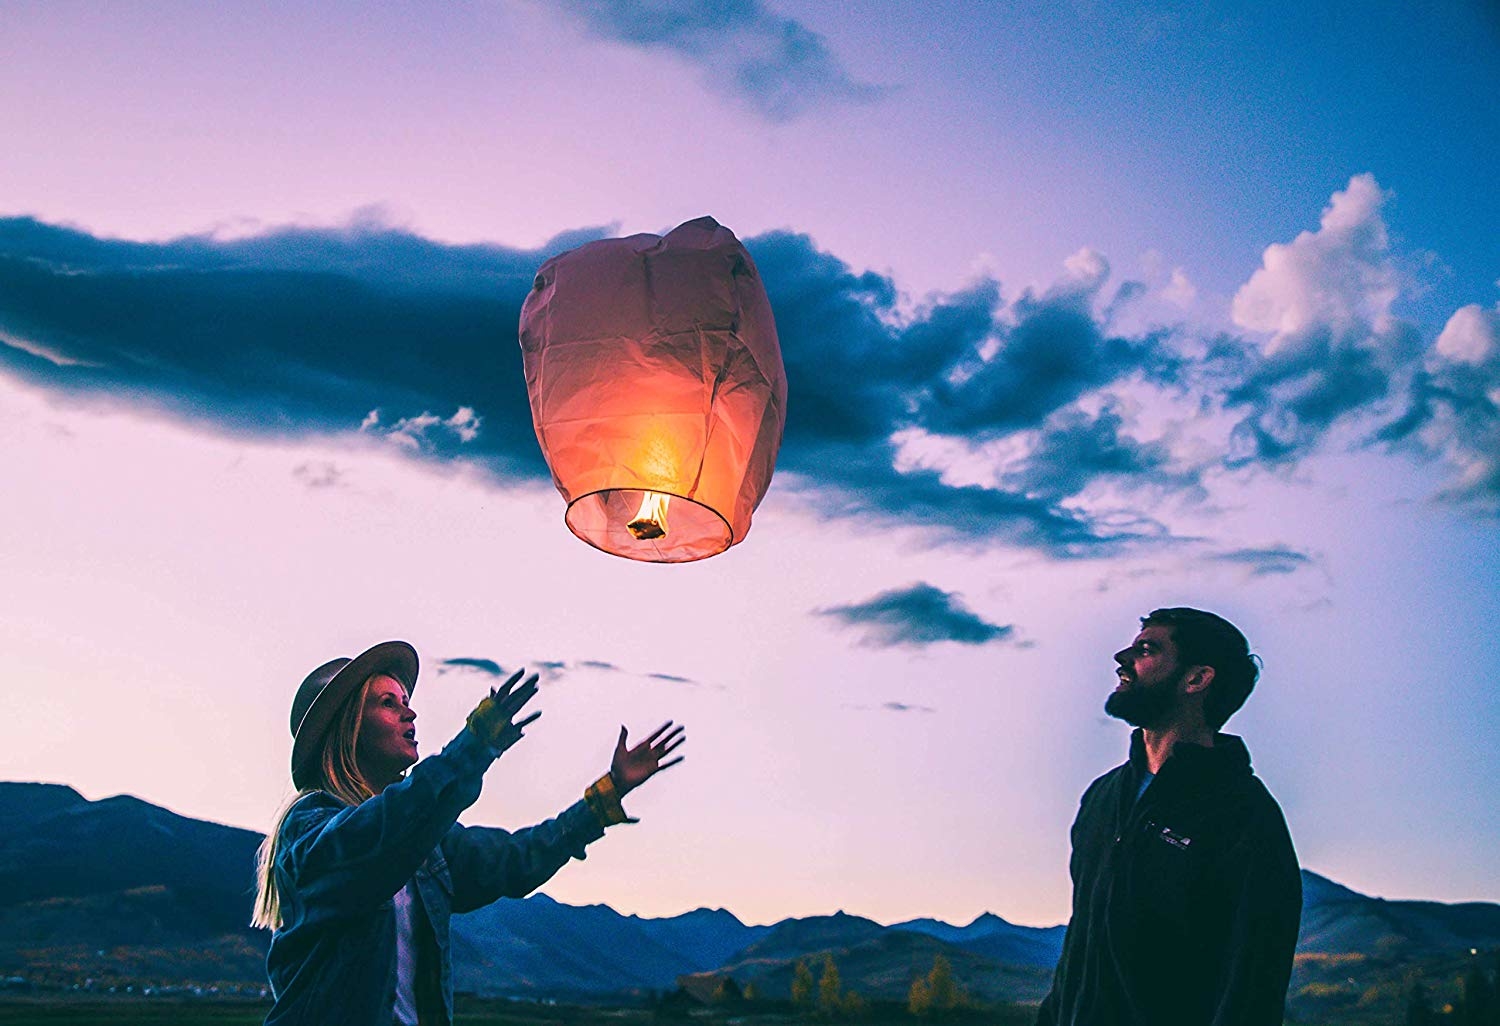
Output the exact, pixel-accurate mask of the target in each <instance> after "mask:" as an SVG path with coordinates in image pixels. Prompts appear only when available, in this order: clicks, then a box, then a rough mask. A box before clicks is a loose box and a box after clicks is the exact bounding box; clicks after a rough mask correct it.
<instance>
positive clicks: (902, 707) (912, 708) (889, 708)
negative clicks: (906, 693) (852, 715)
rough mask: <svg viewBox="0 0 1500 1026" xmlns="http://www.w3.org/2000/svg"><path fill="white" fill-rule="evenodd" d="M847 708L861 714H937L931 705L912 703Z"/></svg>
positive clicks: (890, 703)
mask: <svg viewBox="0 0 1500 1026" xmlns="http://www.w3.org/2000/svg"><path fill="white" fill-rule="evenodd" d="M847 708H850V709H857V710H859V711H860V712H893V713H935V712H937V709H935V708H933V707H932V706H930V705H915V704H913V703H911V702H881V703H880V704H879V705H851V706H848V707H847Z"/></svg>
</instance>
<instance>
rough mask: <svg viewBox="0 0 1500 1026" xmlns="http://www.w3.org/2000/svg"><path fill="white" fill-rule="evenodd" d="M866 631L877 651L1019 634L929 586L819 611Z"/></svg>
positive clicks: (865, 636) (967, 642)
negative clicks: (878, 649) (986, 618)
mask: <svg viewBox="0 0 1500 1026" xmlns="http://www.w3.org/2000/svg"><path fill="white" fill-rule="evenodd" d="M813 612H814V613H815V614H817V615H818V616H824V617H828V618H830V619H833V620H837V621H839V622H840V623H841V624H843V625H844V626H847V627H856V628H859V629H860V630H861V631H862V632H863V644H866V645H872V646H874V647H877V648H893V647H897V646H906V647H911V648H921V647H925V646H927V645H932V644H936V643H937V642H940V641H956V642H959V643H960V644H964V645H984V644H988V643H990V642H995V641H1005V640H1007V639H1008V638H1010V637H1011V635H1013V634H1014V633H1015V628H1014V627H1012V626H1010V625H1009V624H1006V625H1001V624H994V623H990V622H989V621H987V620H985V619H984V618H983V617H981V616H979V615H978V614H976V613H974V612H973V611H972V610H970V609H969V608H968V607H966V606H965V605H964V604H963V600H962V599H960V598H959V596H957V595H955V594H953V593H951V592H946V591H944V590H942V589H941V588H938V587H935V586H933V585H931V584H928V583H926V582H918V583H916V584H912V585H908V586H907V587H905V588H893V589H891V590H889V591H883V592H881V593H880V594H878V595H875V596H873V597H871V598H868V599H866V600H864V601H863V602H854V603H850V604H848V605H842V606H830V607H827V608H823V609H815V610H813Z"/></svg>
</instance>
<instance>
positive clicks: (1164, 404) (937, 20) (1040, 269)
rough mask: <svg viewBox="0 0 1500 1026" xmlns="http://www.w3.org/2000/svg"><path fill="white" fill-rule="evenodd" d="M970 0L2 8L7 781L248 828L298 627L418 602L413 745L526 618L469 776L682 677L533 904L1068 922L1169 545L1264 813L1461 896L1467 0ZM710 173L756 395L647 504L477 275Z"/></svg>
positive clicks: (599, 733)
mask: <svg viewBox="0 0 1500 1026" xmlns="http://www.w3.org/2000/svg"><path fill="white" fill-rule="evenodd" d="M1011 7H1012V5H964V4H957V3H953V4H940V5H937V6H936V7H924V8H921V9H920V11H919V10H918V9H917V8H915V7H913V8H910V9H907V8H899V7H898V5H889V6H888V7H887V6H882V7H880V8H878V10H879V11H880V14H879V15H878V16H872V15H870V14H869V13H868V11H866V12H865V13H859V12H858V10H857V9H856V8H851V7H849V6H848V5H843V4H835V3H806V4H792V3H784V4H782V3H778V4H769V3H764V2H761V0H743V2H741V3H738V4H729V5H719V6H718V7H717V8H716V12H717V13H715V14H713V15H705V14H701V13H698V5H691V4H686V3H673V2H666V0H660V2H651V3H648V2H644V0H642V2H628V3H622V4H619V5H616V6H615V7H613V8H610V9H609V10H610V11H611V12H613V13H610V14H608V15H605V14H600V13H598V11H597V9H595V8H594V7H593V5H587V4H582V3H570V2H566V0H558V2H540V0H537V2H496V3H487V4H471V5H431V6H427V5H405V6H401V7H397V8H390V9H386V8H374V9H372V8H369V7H367V6H363V5H353V4H321V5H316V6H314V7H312V8H308V7H307V6H305V5H291V4H288V5H284V6H279V7H278V6H268V5H263V4H256V5H234V4H222V5H213V6H211V7H210V6H204V5H195V4H186V3H184V4H175V5H174V4H155V5H152V6H151V7H150V9H149V11H148V10H146V9H144V8H140V7H135V6H129V5H84V4H47V5H27V6H21V7H16V8H11V9H8V10H7V12H6V17H5V19H4V21H3V23H0V54H4V59H3V60H0V136H3V137H4V138H6V139H7V140H9V143H8V145H7V152H6V154H5V156H4V157H3V158H0V481H3V482H4V490H5V495H6V501H5V502H4V503H0V538H4V539H6V540H7V542H6V544H5V545H4V546H3V555H0V573H3V574H4V579H5V580H6V582H7V587H5V588H4V589H0V643H3V645H4V650H5V651H6V653H7V655H8V657H9V665H10V672H11V678H12V680H13V681H14V682H15V683H16V685H17V686H16V687H14V688H12V709H13V717H14V720H15V722H14V724H13V726H14V729H13V731H12V742H11V744H10V745H8V746H6V748H5V749H4V750H3V752H0V778H4V779H22V780H32V779H41V780H51V781H58V782H63V783H68V784H72V785H74V786H76V787H78V788H79V789H80V790H82V791H83V792H84V793H85V794H86V795H88V796H89V797H95V798H97V797H102V796H105V795H108V794H114V793H118V792H121V791H125V792H130V793H134V794H138V795H140V796H141V797H143V798H146V799H148V800H150V801H153V802H157V803H159V804H164V805H167V806H169V807H171V808H174V809H176V810H178V811H181V812H183V813H186V814H190V815H195V816H201V817H205V818H212V819H216V820H221V821H224V822H230V823H234V824H238V825H244V826H251V827H256V828H260V829H264V828H265V826H266V825H267V824H268V823H269V819H270V817H271V815H272V813H273V812H274V809H275V808H276V806H277V804H278V803H279V802H280V801H281V799H282V798H283V796H284V794H285V793H286V791H287V789H288V788H289V786H290V781H289V779H288V774H287V771H286V767H285V761H286V757H287V754H288V750H289V738H288V736H287V733H286V716H287V708H288V705H289V702H290V698H291V694H292V691H293V689H294V688H295V685H296V683H297V682H298V681H300V679H301V678H302V676H303V675H304V674H305V673H306V672H307V671H308V670H310V669H311V668H312V667H314V666H316V665H318V664H319V663H321V662H323V661H324V660H326V659H328V658H330V657H332V656H334V655H338V654H346V655H349V654H353V653H354V652H356V651H358V650H360V649H362V648H363V647H366V646H368V645H369V644H372V643H374V642H377V641H380V640H384V639H386V638H389V637H401V638H406V639H408V640H410V641H412V642H413V643H414V644H415V645H416V646H417V648H418V649H419V651H420V652H421V654H422V658H423V665H424V670H423V675H422V678H421V682H420V684H419V686H418V688H417V692H416V696H415V703H416V708H417V711H418V713H419V721H418V731H419V737H420V739H421V741H422V744H423V748H424V750H426V751H431V750H435V748H436V747H438V746H439V745H440V744H441V743H442V741H443V740H445V739H446V738H447V737H449V736H451V734H452V733H453V732H454V731H456V730H457V729H458V727H459V726H460V725H461V723H462V718H463V716H464V714H465V713H466V712H467V710H468V709H469V708H470V707H471V706H472V705H473V703H474V702H475V701H476V700H477V698H478V696H479V695H480V694H482V692H483V690H484V688H485V687H487V686H488V684H489V683H491V679H490V678H489V677H488V676H487V675H486V673H485V672H484V670H483V669H482V668H476V663H481V664H482V662H483V661H484V660H489V661H491V662H493V663H495V664H498V665H500V666H503V667H506V668H510V667H513V666H516V665H520V664H527V665H530V666H533V667H537V668H546V669H547V670H548V674H547V677H546V683H545V686H544V688H543V690H542V694H541V696H540V698H539V699H538V705H539V706H540V707H541V708H542V709H543V710H544V712H545V715H544V717H543V719H542V720H541V721H540V722H539V723H538V724H537V726H536V728H534V730H533V731H532V732H531V733H530V734H529V736H528V738H527V739H526V741H525V742H524V743H523V744H522V745H521V746H519V747H518V748H516V749H515V750H513V751H512V752H511V753H509V754H507V756H506V757H505V759H504V760H503V761H502V763H501V764H500V765H499V766H497V767H496V769H494V770H493V771H492V772H491V774H490V776H489V778H488V783H487V787H486V791H485V794H484V796H483V797H482V798H481V800H480V802H479V803H478V804H477V805H476V806H475V807H474V809H473V810H471V813H470V815H469V818H470V820H471V821H473V822H491V823H498V824H502V825H511V826H514V825H519V824H521V823H523V822H526V821H530V820H534V819H536V818H540V817H543V816H546V815H550V814H552V813H553V812H556V811H557V810H558V809H560V808H562V807H563V805H565V804H566V803H567V802H569V801H570V800H571V799H572V798H573V797H574V796H575V795H576V794H577V793H578V792H579V790H580V789H581V788H582V786H583V785H584V784H586V783H587V782H588V781H589V780H591V779H592V776H593V775H595V774H597V773H598V772H599V771H600V770H602V769H603V767H604V766H605V764H606V761H607V758H608V753H609V750H610V747H611V746H612V743H613V736H614V733H615V732H616V731H617V730H618V725H619V724H620V723H621V722H626V723H628V724H630V725H631V726H632V728H633V729H638V730H642V731H644V730H648V729H649V728H651V727H653V726H654V725H655V724H656V723H658V722H660V721H661V720H662V719H665V718H668V717H672V718H676V719H679V720H682V721H684V722H686V723H687V724H688V726H689V735H690V737H691V739H692V740H691V743H690V744H689V745H688V747H687V748H686V749H685V753H686V754H687V755H688V759H687V761H686V762H685V763H684V764H683V766H682V767H681V768H680V769H677V770H674V771H673V772H672V773H671V774H670V775H669V776H667V777H666V778H664V779H663V780H661V781H660V782H658V783H656V784H653V785H652V786H651V787H650V788H648V789H646V790H643V791H642V792H640V793H639V794H638V795H636V796H633V797H632V799H631V801H632V803H633V804H632V811H633V812H634V813H636V814H638V815H640V816H641V817H642V819H643V822H642V823H641V824H640V825H639V826H636V827H631V828H629V829H622V830H619V831H614V832H612V833H611V836H610V838H609V839H608V841H607V842H605V843H604V844H603V845H602V846H601V848H600V851H599V857H598V858H590V859H589V860H588V862H587V863H585V864H582V865H579V866H575V867H572V868H571V869H569V870H568V871H567V872H565V873H564V874H562V875H560V876H559V877H558V878H557V879H556V880H555V881H554V882H553V883H552V884H550V885H549V887H548V890H549V893H552V894H553V895H554V896H556V897H558V898H559V899H561V900H565V901H573V902H584V901H606V902H609V903H610V904H612V905H614V906H615V907H616V908H619V909H621V910H623V911H627V912H639V913H642V914H647V915H662V914H670V913H675V912H679V911H683V910H685V909H688V908H691V907H695V906H698V905H715V906H717V905H723V906H727V907H728V908H730V909H731V910H733V911H734V912H736V913H737V914H739V915H740V916H741V917H742V918H745V919H746V920H748V921H757V922H765V921H770V920H773V919H776V918H779V917H781V916H785V915H808V914H814V913H819V912H830V911H833V910H834V909H838V908H842V909H845V910H847V911H850V912H855V913H860V914H864V915H869V916H872V917H874V918H876V919H880V920H882V921H894V920H897V919H902V918H909V917H913V916H918V915H934V916H939V917H942V918H946V919H948V920H950V921H956V922H958V921H962V922H967V921H968V920H969V919H971V918H972V917H973V916H974V915H976V914H978V913H979V912H981V911H984V910H989V911H993V912H995V913H997V914H999V915H1002V916H1004V917H1006V918H1007V919H1011V920H1013V921H1019V922H1025V923H1038V924H1041V923H1054V922H1060V921H1062V920H1063V919H1065V918H1066V914H1067V896H1068V879H1067V828H1068V825H1069V823H1070V822H1071V819H1072V816H1073V813H1074V811H1075V810H1076V805H1077V799H1078V796H1079V794H1080V793H1081V792H1082V790H1083V788H1084V786H1086V784H1087V783H1088V782H1089V781H1090V780H1091V779H1092V778H1093V777H1094V776H1096V775H1098V774H1099V773H1101V772H1103V771H1105V770H1106V769H1108V768H1109V767H1110V766H1112V765H1113V764H1115V763H1116V762H1117V761H1118V760H1119V759H1120V758H1121V757H1122V756H1123V753H1124V749H1125V739H1126V728H1124V727H1123V726H1122V725H1121V724H1118V723H1116V722H1113V721H1109V720H1107V719H1105V718H1104V717H1103V714H1102V711H1101V709H1102V703H1103V700H1104V697H1105V695H1106V694H1107V693H1108V691H1109V689H1110V688H1111V687H1112V685H1113V678H1112V674H1111V669H1110V667H1111V664H1110V661H1109V656H1110V654H1111V653H1112V652H1114V651H1115V650H1116V649H1117V648H1119V647H1120V646H1121V645H1122V644H1124V643H1125V642H1127V641H1128V640H1129V639H1130V637H1131V636H1132V635H1133V633H1134V630H1135V625H1136V617H1138V616H1139V615H1141V614H1143V613H1145V612H1146V611H1148V610H1149V609H1151V608H1153V607H1155V606H1159V605H1167V604H1190V605H1200V606H1204V607H1207V608H1212V609H1215V610H1217V611H1219V612H1222V613H1224V614H1225V615H1227V616H1229V617H1230V618H1231V619H1233V620H1235V621H1236V622H1237V623H1239V624H1240V625H1241V626H1242V627H1243V628H1244V629H1245V631H1246V633H1247V634H1248V635H1249V637H1250V640H1251V643H1252V645H1253V646H1254V647H1255V649H1256V650H1257V651H1258V652H1259V653H1260V654H1261V655H1262V656H1263V658H1264V659H1265V663H1266V671H1265V675H1264V677H1263V680H1262V684H1261V687H1260V688H1259V689H1258V691H1257V693H1256V694H1255V695H1254V696H1253V697H1252V699H1251V700H1250V703H1249V705H1248V706H1247V707H1246V709H1245V710H1244V711H1243V712H1242V713H1241V714H1240V715H1238V716H1237V717H1236V718H1235V719H1234V720H1233V721H1232V722H1231V726H1230V729H1232V730H1234V731H1236V732H1238V733H1241V734H1243V736H1244V737H1245V738H1246V741H1247V743H1248V745H1249V747H1250V749H1251V752H1252V754H1253V756H1254V758H1255V762H1256V765H1257V769H1258V771H1259V772H1260V773H1261V774H1262V776H1263V777H1264V778H1265V779H1266V781H1267V782H1268V784H1269V785H1270V786H1271V788H1272V790H1273V791H1274V792H1275V793H1276V794H1277V796H1278V797H1279V798H1280V799H1281V801H1282V804H1283V807H1284V808H1285V810H1286V812H1287V815H1288V819H1289V822H1290V824H1291V828H1292V833H1293V837H1294V839H1295V841H1296V843H1297V847H1298V850H1299V853H1300V855H1301V857H1302V860H1303V863H1304V865H1306V866H1307V867H1308V868H1311V869H1315V870H1317V871H1319V872H1322V873H1325V874H1327V875H1329V876H1332V877H1334V878H1336V879H1338V880H1340V881H1341V882H1344V883H1346V884H1348V885H1350V886H1352V887H1355V888H1356V889H1358V890H1362V891H1366V892H1368V893H1376V894H1381V895H1385V896H1389V897H1430V898H1438V899H1443V900H1458V899H1465V898H1484V899H1489V900H1494V899H1497V898H1500V893H1497V891H1496V887H1495V881H1496V880H1497V879H1500V843H1497V842H1500V814H1497V813H1496V812H1495V809H1496V808H1500V801H1497V800H1496V798H1497V795H1496V793H1495V785H1494V783H1493V781H1495V780H1496V779H1500V756H1497V753H1496V747H1495V745H1494V744H1493V742H1492V741H1491V740H1490V739H1491V738H1493V737H1494V736H1496V735H1497V733H1500V712H1497V708H1500V707H1497V703H1496V701H1495V699H1494V694H1493V687H1492V686H1491V684H1490V680H1491V678H1492V677H1493V676H1494V672H1495V670H1496V667H1497V665H1500V641H1497V635H1496V633H1495V631H1494V629H1493V624H1494V623H1496V622H1500V589H1497V585H1496V582H1497V581H1500V544H1497V540H1500V538H1497V523H1500V522H1497V513H1500V460H1497V456H1496V454H1497V453H1500V302H1497V301H1500V282H1497V279H1500V251H1497V249H1496V247H1495V245H1494V240H1495V239H1496V238H1497V237H1500V197H1497V194H1496V192H1495V190H1494V189H1493V181H1494V180H1495V178H1496V174H1497V172H1500V167H1497V164H1500V159H1497V156H1496V152H1495V149H1494V145H1493V140H1494V139H1495V138H1497V137H1500V100H1497V99H1496V97H1500V71H1497V68H1500V61H1497V59H1496V58H1497V52H1500V28H1497V23H1496V20H1495V17H1494V15H1493V13H1491V12H1489V11H1487V9H1486V8H1485V7H1484V6H1483V5H1480V4H1465V3H1454V4H1449V5H1445V6H1443V7H1442V8H1441V9H1439V10H1436V11H1431V12H1427V13H1426V14H1424V15H1423V18H1422V20H1421V22H1420V23H1417V22H1412V23H1406V22H1404V21H1403V20H1402V17H1403V16H1401V15H1400V14H1398V13H1388V14H1376V15H1372V16H1370V17H1368V18H1362V19H1361V20H1360V21H1359V23H1358V24H1351V23H1350V22H1349V20H1348V19H1346V18H1343V17H1341V16H1340V15H1338V14H1337V13H1336V12H1334V11H1333V10H1331V9H1330V10H1329V11H1322V10H1319V9H1317V5H1305V4H1302V5H1288V6H1287V7H1286V8H1285V9H1281V8H1279V7H1276V6H1275V5H1273V6H1271V7H1266V6H1265V5H1249V4H1245V5H1217V6H1213V7H1211V8H1207V9H1200V5H1179V6H1170V5H1162V6H1151V7H1139V8H1132V9H1130V10H1129V11H1122V10H1120V9H1118V8H1117V7H1116V5H1095V4H1091V3H1077V4H1073V5H1041V4H1038V5H1033V6H1020V7H1019V8H1018V9H1007V8H1011ZM702 214H711V215H713V216H714V217H716V218H717V219H719V220H720V221H721V222H722V223H724V224H725V225H727V226H729V227H731V228H732V229H734V230H735V232H736V233H737V234H738V235H739V237H740V238H741V239H742V240H745V241H746V244H747V246H748V247H749V248H750V250H751V252H752V254H753V255H754V256H755V258H756V261H757V263H758V264H759V265H760V267H761V270H762V272H763V273H764V275H765V278H766V281H767V284H768V288H769V289H770V292H771V298H772V301H773V304H774V305H775V309H776V315H777V320H778V326H779V328H780V331H781V335H782V345H783V350H784V353H785V355H786V358H787V366H788V374H789V381H790V404H789V410H790V413H789V422H788V430H787V439H786V444H785V447H784V449H783V455H782V461H781V466H780V470H779V471H778V476H777V478H776V481H775V483H774V484H773V487H772V490H771V494H770V497H769V498H768V499H767V501H766V502H765V504H764V505H763V506H762V507H761V510H760V511H759V512H758V513H757V516H756V520H755V528H754V530H753V532H752V533H751V535H750V536H749V538H748V539H747V540H746V541H745V542H744V543H743V544H741V545H739V546H737V547H736V548H735V549H733V550H732V551H731V552H729V553H727V554H726V555H724V556H722V557H718V558H715V559H712V560H708V561H706V562H704V563H700V564H692V565H684V566H672V567H661V566H643V565H637V564H630V563H627V562H625V561H621V560H615V559H610V558H608V557H606V556H603V555H600V554H599V553H597V552H594V551H593V550H591V549H588V548H587V547H585V546H583V545H582V544H580V543H578V542H577V541H576V540H574V539H573V538H572V536H571V535H569V534H568V533H567V531H566V530H565V529H564V527H563V525H562V503H561V501H560V499H559V498H558V496H557V495H556V493H555V492H554V491H553V490H552V488H551V486H550V483H549V482H548V481H547V480H546V478H545V472H544V471H542V470H541V469H540V465H539V463H538V457H537V454H536V448H535V442H534V439H533V438H532V436H531V434H530V427H529V414H528V412H527V411H526V409H525V405H524V402H525V400H524V390H523V389H522V388H521V383H520V380H519V359H518V354H517V353H516V352H515V334H514V332H515V315H516V313H517V312H518V310H519V302H520V298H521V297H523V296H524V294H525V290H526V287H527V286H528V285H529V281H530V275H531V273H532V272H533V271H534V269H535V267H536V266H537V265H539V264H540V263H541V261H542V260H543V259H544V258H545V257H546V256H548V255H550V254H552V253H554V252H557V251H560V250H561V249H565V248H568V247H569V246H572V245H576V244H577V243H579V242H582V241H584V240H586V239H589V238H596V237H601V236H605V235H612V234H622V233H630V232H636V231H660V230H663V229H666V228H670V227H672V226H673V225H675V224H677V223H679V222H681V221H684V220H687V219H689V218H692V217H696V216H699V215H702ZM518 288H519V292H518V291H517V289H518ZM518 396H519V397H520V399H519V402H518V401H517V397H518ZM372 414H373V415H374V416H373V417H372V416H371V415H372ZM642 608H645V609H649V610H650V611H651V618H650V619H646V620H643V618H642V616H641V615H640V613H639V610H640V609H642ZM448 660H459V661H460V662H455V663H452V664H450V665H446V666H445V661H448ZM463 660H468V661H469V662H462V661H463Z"/></svg>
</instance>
